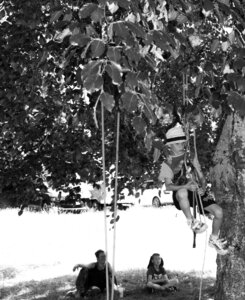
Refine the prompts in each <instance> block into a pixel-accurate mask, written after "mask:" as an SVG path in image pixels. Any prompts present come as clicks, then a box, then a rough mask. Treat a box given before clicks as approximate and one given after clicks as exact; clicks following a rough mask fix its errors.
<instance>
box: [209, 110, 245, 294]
mask: <svg viewBox="0 0 245 300" xmlns="http://www.w3.org/2000/svg"><path fill="white" fill-rule="evenodd" d="M211 179H212V183H213V188H214V193H215V198H216V201H217V203H218V204H219V205H220V206H221V207H222V208H223V211H224V220H223V224H222V228H221V232H220V237H221V238H226V239H227V240H228V244H229V245H233V247H234V250H233V251H231V253H229V254H227V255H225V256H220V255H217V260H216V261H217V278H216V294H215V300H244V299H245V119H244V118H241V117H240V116H239V115H236V114H232V115H229V116H228V117H227V119H226V122H225V125H224V127H223V131H222V134H221V137H220V140H219V143H218V145H217V148H216V152H215V155H214V168H213V169H212V170H211Z"/></svg>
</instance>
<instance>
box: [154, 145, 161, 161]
mask: <svg viewBox="0 0 245 300" xmlns="http://www.w3.org/2000/svg"><path fill="white" fill-rule="evenodd" d="M160 154H161V151H160V150H159V149H158V148H155V149H154V153H153V160H154V162H157V161H158V159H159V157H160Z"/></svg>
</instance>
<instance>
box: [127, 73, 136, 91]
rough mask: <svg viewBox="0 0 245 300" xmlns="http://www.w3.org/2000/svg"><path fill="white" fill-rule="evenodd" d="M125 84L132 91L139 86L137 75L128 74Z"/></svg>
mask: <svg viewBox="0 0 245 300" xmlns="http://www.w3.org/2000/svg"><path fill="white" fill-rule="evenodd" d="M125 83H126V84H127V86H129V87H130V88H131V89H133V88H134V87H136V86H137V85H138V79H137V73H134V72H127V75H126V79H125Z"/></svg>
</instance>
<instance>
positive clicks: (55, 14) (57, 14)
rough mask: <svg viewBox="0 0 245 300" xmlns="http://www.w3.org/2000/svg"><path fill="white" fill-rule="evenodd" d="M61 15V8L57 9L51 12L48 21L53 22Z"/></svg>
mask: <svg viewBox="0 0 245 300" xmlns="http://www.w3.org/2000/svg"><path fill="white" fill-rule="evenodd" d="M62 15H63V10H57V11H55V12H53V13H52V15H51V17H50V21H49V22H50V23H54V22H55V21H57V20H58V19H59V18H60V17H61V16H62Z"/></svg>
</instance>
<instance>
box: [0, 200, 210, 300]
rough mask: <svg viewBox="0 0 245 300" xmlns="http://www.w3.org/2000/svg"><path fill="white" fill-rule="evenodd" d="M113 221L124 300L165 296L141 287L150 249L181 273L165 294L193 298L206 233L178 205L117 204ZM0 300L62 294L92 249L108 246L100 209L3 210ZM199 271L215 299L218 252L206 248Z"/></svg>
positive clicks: (206, 296) (205, 292)
mask: <svg viewBox="0 0 245 300" xmlns="http://www.w3.org/2000/svg"><path fill="white" fill-rule="evenodd" d="M119 215H120V220H119V222H118V223H117V226H116V259H115V269H116V275H117V278H118V281H119V283H121V284H122V285H123V286H124V287H125V289H126V292H125V298H126V299H129V300H131V299H142V300H144V299H149V300H152V299H163V295H161V294H148V293H147V291H146V290H145V288H144V286H145V281H146V275H145V274H146V266H147V264H148V261H149V257H150V256H151V254H152V253H154V252H158V253H160V254H161V256H162V257H163V259H164V263H165V265H164V266H165V268H166V270H167V271H168V274H169V276H170V277H171V276H176V274H178V278H179V280H180V289H179V291H178V292H176V293H174V294H173V295H171V294H169V295H165V297H164V299H172V300H174V299H175V300H178V299H179V300H180V299H188V300H189V299H190V300H198V298H199V297H198V295H199V286H200V276H201V271H202V265H203V259H204V251H205V243H206V239H207V236H208V235H209V234H210V230H211V229H210V228H211V223H210V221H209V220H208V225H209V229H208V233H207V235H206V234H205V233H204V234H202V235H199V236H198V237H197V248H195V249H193V248H192V239H193V236H192V233H191V232H190V230H189V229H188V227H187V225H186V223H185V219H184V217H183V215H182V213H181V212H178V211H177V210H176V209H175V208H174V207H172V206H168V207H162V208H160V209H153V208H131V209H129V210H127V211H122V212H121V211H120V212H119ZM109 221H110V217H108V218H107V229H108V258H109V261H110V262H112V257H113V256H112V254H113V253H112V241H113V231H112V230H111V227H110V226H111V225H110V222H109ZM0 228H1V233H0V238H1V248H0V299H3V300H15V299H18V300H24V299H49V300H51V299H64V296H65V294H66V292H67V291H69V290H70V289H73V288H74V282H75V278H76V276H77V272H75V273H73V272H72V267H73V266H74V265H75V264H77V263H89V262H92V261H95V257H94V252H95V251H96V250H98V249H105V235H104V213H103V212H87V213H83V214H79V215H74V214H61V215H58V214H56V213H50V214H46V213H30V212H24V214H23V215H22V216H21V217H19V216H18V215H17V210H10V209H8V210H2V211H0ZM205 254H206V256H205V265H204V273H203V288H202V300H213V299H214V297H213V294H214V289H215V287H214V284H215V276H216V253H215V252H214V250H213V249H211V248H209V247H207V248H206V252H205Z"/></svg>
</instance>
